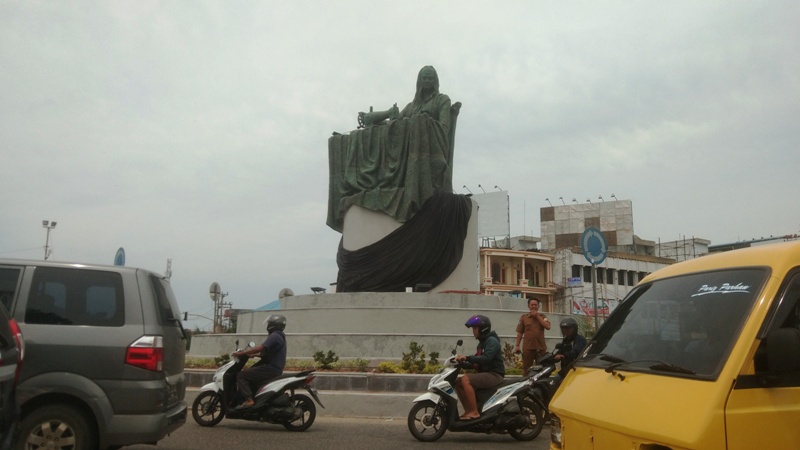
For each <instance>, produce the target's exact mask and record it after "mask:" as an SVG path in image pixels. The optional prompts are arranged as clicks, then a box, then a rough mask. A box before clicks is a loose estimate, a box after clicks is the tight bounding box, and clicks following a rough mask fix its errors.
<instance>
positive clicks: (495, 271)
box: [492, 263, 505, 284]
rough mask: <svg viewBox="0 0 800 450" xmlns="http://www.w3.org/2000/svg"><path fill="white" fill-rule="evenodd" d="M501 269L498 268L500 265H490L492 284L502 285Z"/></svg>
mask: <svg viewBox="0 0 800 450" xmlns="http://www.w3.org/2000/svg"><path fill="white" fill-rule="evenodd" d="M504 278H505V277H504V276H503V269H501V268H500V264H498V263H492V283H495V284H503V279H504Z"/></svg>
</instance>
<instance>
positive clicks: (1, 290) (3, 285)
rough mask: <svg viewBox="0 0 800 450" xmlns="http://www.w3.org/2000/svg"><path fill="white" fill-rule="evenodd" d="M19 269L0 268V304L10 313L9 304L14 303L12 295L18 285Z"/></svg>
mask: <svg viewBox="0 0 800 450" xmlns="http://www.w3.org/2000/svg"><path fill="white" fill-rule="evenodd" d="M19 274H20V269H11V268H8V267H0V303H2V304H3V306H5V307H6V310H7V311H11V303H12V302H13V301H14V293H15V292H16V291H17V284H18V283H19Z"/></svg>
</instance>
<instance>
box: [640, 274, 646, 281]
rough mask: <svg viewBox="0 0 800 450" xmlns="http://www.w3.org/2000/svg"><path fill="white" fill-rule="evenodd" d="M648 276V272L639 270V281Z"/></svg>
mask: <svg viewBox="0 0 800 450" xmlns="http://www.w3.org/2000/svg"><path fill="white" fill-rule="evenodd" d="M646 276H647V272H639V281H642V280H644V277H646Z"/></svg>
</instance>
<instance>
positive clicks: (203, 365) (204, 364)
mask: <svg viewBox="0 0 800 450" xmlns="http://www.w3.org/2000/svg"><path fill="white" fill-rule="evenodd" d="M183 367H185V368H187V369H215V368H217V367H219V364H218V363H217V358H198V357H195V356H187V357H186V359H185V360H184V361H183Z"/></svg>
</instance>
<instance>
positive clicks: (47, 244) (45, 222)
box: [42, 220, 56, 261]
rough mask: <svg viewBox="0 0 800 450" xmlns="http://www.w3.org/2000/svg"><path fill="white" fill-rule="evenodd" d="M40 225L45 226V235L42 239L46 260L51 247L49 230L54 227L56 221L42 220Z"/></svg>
mask: <svg viewBox="0 0 800 450" xmlns="http://www.w3.org/2000/svg"><path fill="white" fill-rule="evenodd" d="M42 227H44V228H47V237H46V238H45V240H44V260H45V261H47V258H48V257H49V256H50V253H51V252H52V251H53V249H51V248H50V230H52V229H53V228H55V227H56V221H55V220H54V221H52V222H51V221H49V220H43V221H42Z"/></svg>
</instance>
